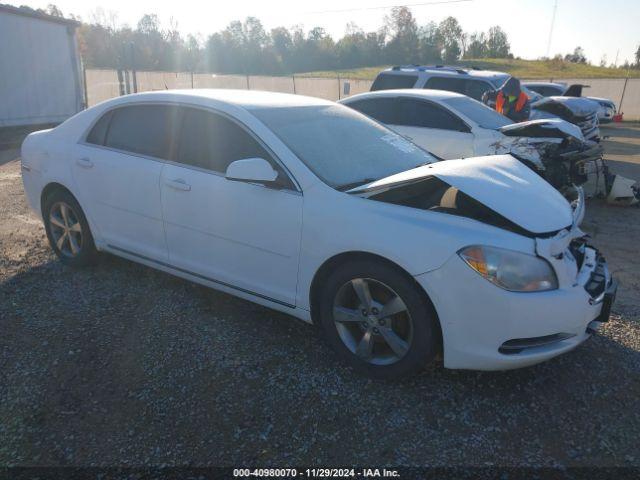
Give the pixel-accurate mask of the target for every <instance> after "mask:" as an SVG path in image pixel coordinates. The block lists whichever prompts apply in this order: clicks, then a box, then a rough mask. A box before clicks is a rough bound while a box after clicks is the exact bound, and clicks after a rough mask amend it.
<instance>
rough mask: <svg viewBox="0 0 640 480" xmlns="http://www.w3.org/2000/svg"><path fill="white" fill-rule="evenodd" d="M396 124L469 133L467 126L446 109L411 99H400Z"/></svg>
mask: <svg viewBox="0 0 640 480" xmlns="http://www.w3.org/2000/svg"><path fill="white" fill-rule="evenodd" d="M396 124H397V125H402V126H405V127H422V128H437V129H440V130H452V131H456V132H469V128H468V127H467V125H466V124H465V123H464V122H463V121H462V120H461V119H460V118H458V117H457V116H455V115H454V114H452V113H451V112H450V111H448V110H447V109H445V108H443V107H441V106H440V105H436V104H435V103H432V102H427V101H424V100H414V99H411V98H402V99H400V101H399V102H398V120H397V123H396Z"/></svg>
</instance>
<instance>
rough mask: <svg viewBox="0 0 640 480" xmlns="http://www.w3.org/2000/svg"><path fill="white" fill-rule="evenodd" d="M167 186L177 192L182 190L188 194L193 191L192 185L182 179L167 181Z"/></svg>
mask: <svg viewBox="0 0 640 480" xmlns="http://www.w3.org/2000/svg"><path fill="white" fill-rule="evenodd" d="M165 185H166V186H168V187H171V188H173V189H175V190H182V191H183V192H188V191H189V190H191V185H189V184H188V183H187V182H185V181H184V180H183V179H182V178H176V179H175V180H167V181H166V182H165Z"/></svg>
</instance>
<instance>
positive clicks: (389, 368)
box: [317, 261, 440, 379]
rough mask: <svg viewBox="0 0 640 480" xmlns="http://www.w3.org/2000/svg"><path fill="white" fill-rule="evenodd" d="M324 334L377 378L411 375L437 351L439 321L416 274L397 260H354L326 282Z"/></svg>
mask: <svg viewBox="0 0 640 480" xmlns="http://www.w3.org/2000/svg"><path fill="white" fill-rule="evenodd" d="M321 288H322V290H321V292H320V295H319V305H318V310H317V311H318V316H319V324H320V329H321V331H322V335H323V336H324V338H325V339H326V341H327V342H328V343H329V344H330V345H331V347H332V348H333V349H334V350H335V351H336V353H337V354H338V355H339V356H340V357H341V358H342V359H343V360H344V361H345V362H346V363H347V364H349V365H350V366H352V367H354V368H355V369H357V370H359V371H361V372H363V373H365V374H366V375H368V376H370V377H373V378H380V379H393V378H398V377H401V376H405V375H409V374H412V373H415V372H417V371H419V370H421V369H423V368H424V367H425V366H426V365H427V364H429V363H431V362H432V361H433V360H434V359H435V357H436V354H437V353H438V346H439V331H440V330H439V326H438V321H437V319H436V318H435V315H434V312H433V310H432V308H431V307H430V305H429V303H428V301H427V300H426V299H425V297H424V292H422V291H421V290H420V289H419V287H418V286H417V285H416V284H415V282H414V281H413V279H412V278H411V277H409V276H408V275H407V274H406V273H404V272H402V271H401V270H399V269H398V268H395V267H393V266H392V265H388V264H385V263H384V262H376V261H354V262H349V263H347V264H344V265H342V266H340V267H338V268H337V269H336V270H334V271H333V272H332V273H331V274H330V275H329V276H328V278H327V280H326V281H325V283H324V285H323V286H322V287H321Z"/></svg>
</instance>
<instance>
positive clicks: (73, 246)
mask: <svg viewBox="0 0 640 480" xmlns="http://www.w3.org/2000/svg"><path fill="white" fill-rule="evenodd" d="M49 224H50V226H51V235H52V237H53V241H54V243H55V245H56V247H57V249H58V250H59V251H60V253H62V254H63V255H64V256H65V257H69V258H73V257H75V256H77V255H78V254H79V253H80V251H81V250H82V241H83V232H82V225H81V224H80V219H79V217H78V215H77V213H76V212H75V211H74V209H73V207H71V206H70V205H69V204H67V203H65V202H56V203H54V204H53V205H52V207H51V210H50V211H49Z"/></svg>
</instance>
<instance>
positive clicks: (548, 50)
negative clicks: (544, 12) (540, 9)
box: [547, 0, 558, 58]
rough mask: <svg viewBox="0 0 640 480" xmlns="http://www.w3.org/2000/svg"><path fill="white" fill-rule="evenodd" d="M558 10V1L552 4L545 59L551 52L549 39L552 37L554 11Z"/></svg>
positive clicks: (554, 18)
mask: <svg viewBox="0 0 640 480" xmlns="http://www.w3.org/2000/svg"><path fill="white" fill-rule="evenodd" d="M557 10H558V0H555V1H554V2H553V14H552V15H551V28H549V38H548V39H547V58H549V54H550V52H551V37H552V36H553V28H554V27H555V24H556V11H557Z"/></svg>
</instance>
